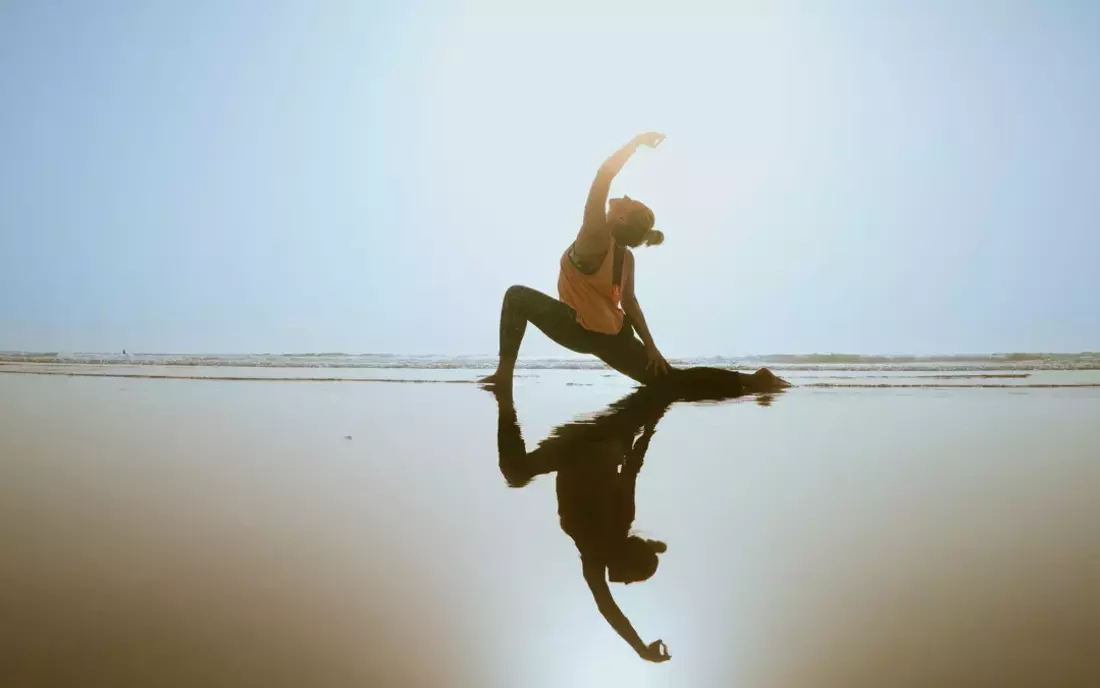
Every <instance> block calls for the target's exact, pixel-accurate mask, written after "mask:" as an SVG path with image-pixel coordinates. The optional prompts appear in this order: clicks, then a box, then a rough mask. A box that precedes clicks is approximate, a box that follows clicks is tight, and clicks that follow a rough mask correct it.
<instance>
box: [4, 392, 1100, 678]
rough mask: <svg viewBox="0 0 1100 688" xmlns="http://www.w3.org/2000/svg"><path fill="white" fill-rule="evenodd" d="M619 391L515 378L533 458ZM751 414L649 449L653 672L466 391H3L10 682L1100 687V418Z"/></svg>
mask: <svg viewBox="0 0 1100 688" xmlns="http://www.w3.org/2000/svg"><path fill="white" fill-rule="evenodd" d="M628 391H629V388H628V386H626V385H622V386H619V385H614V384H610V385H593V386H571V385H564V384H555V383H554V382H553V380H552V379H550V380H549V381H547V380H546V379H534V380H531V379H524V378H521V379H520V380H519V381H518V382H517V387H516V391H515V400H514V401H515V410H516V413H517V417H518V421H519V424H520V426H521V428H522V433H523V438H524V440H525V443H526V449H527V450H528V451H531V450H533V449H534V448H535V447H536V445H537V444H538V442H539V441H540V440H542V439H544V438H545V437H547V435H549V434H550V433H551V432H552V431H553V430H554V429H555V428H558V427H559V426H562V425H563V424H570V423H571V422H572V421H576V420H578V419H581V418H584V417H586V416H591V414H598V413H600V412H601V411H605V410H606V409H607V406H608V405H609V404H611V403H612V402H614V401H616V400H617V399H619V398H620V397H622V396H623V395H624V394H626V393H627V392H628ZM758 401H760V400H756V399H752V398H745V399H740V400H734V401H728V402H722V403H717V404H710V403H702V404H695V403H679V404H674V405H672V406H671V408H669V409H668V410H667V411H666V412H665V413H664V415H663V417H661V418H660V419H659V421H658V422H656V423H655V426H654V433H653V436H652V440H651V442H650V445H649V449H648V452H647V453H646V455H645V461H644V466H643V467H642V469H641V471H640V473H639V475H638V478H637V488H636V490H637V492H636V520H635V522H634V527H635V529H636V530H637V531H639V532H641V533H642V534H644V535H645V536H646V537H652V538H656V539H659V540H661V541H663V542H665V543H667V544H668V550H667V552H665V553H663V554H661V555H660V566H659V568H658V569H657V571H656V574H655V575H654V576H653V577H652V578H651V579H649V580H647V581H644V582H641V583H636V584H632V585H629V586H623V585H617V584H613V585H611V591H612V593H613V594H614V596H615V600H616V601H617V602H618V604H619V605H620V606H621V608H622V610H623V611H624V612H625V614H626V616H627V617H629V619H630V621H631V622H632V624H633V625H634V627H635V628H636V629H637V631H638V633H639V634H640V636H641V637H642V639H643V640H645V641H647V642H649V641H653V640H656V639H658V638H661V639H663V640H664V641H665V642H666V643H667V644H668V646H669V648H670V651H671V655H672V659H671V661H669V662H667V663H663V664H652V663H648V662H644V661H642V660H641V659H639V658H638V657H637V655H636V654H635V653H634V652H633V651H632V650H631V649H630V648H629V647H628V646H627V644H626V643H624V642H623V640H622V639H621V638H620V637H619V636H618V635H616V633H615V631H613V630H612V629H611V628H610V627H609V626H608V624H607V623H606V622H605V621H604V619H603V617H601V615H600V612H599V611H598V610H597V608H596V605H595V603H594V602H593V598H592V594H591V593H590V592H589V589H588V587H587V586H586V584H585V581H584V578H583V577H582V575H581V566H580V560H579V556H578V551H577V547H576V546H575V545H574V542H573V540H572V539H571V538H570V537H569V536H568V535H567V534H566V533H564V532H563V530H562V528H561V527H560V525H559V518H558V500H557V496H556V490H555V477H554V476H553V475H541V476H538V477H535V478H534V479H533V480H531V481H530V483H529V484H527V485H526V486H525V487H522V488H518V489H517V488H512V487H509V486H508V483H507V482H506V479H505V476H504V475H502V472H501V470H500V467H499V465H498V464H499V460H498V446H497V429H498V405H497V402H496V400H495V399H494V397H493V396H492V395H490V394H488V393H487V392H485V391H483V390H480V389H478V388H476V387H475V386H473V385H465V384H456V385H451V384H440V385H416V384H386V383H365V384H354V385H349V384H344V383H338V382H334V383H326V382H316V383H310V384H284V383H279V382H266V383H261V382H243V381H210V380H204V381H195V380H157V379H127V378H91V377H68V376H42V375H3V376H0V552H2V557H0V685H4V686H8V685H11V686H20V687H22V686H76V685H79V686H143V687H146V686H197V685H201V686H253V685H254V686H303V685H309V686H349V685H402V686H420V685H424V686H608V685H630V686H639V687H640V686H651V685H653V686H657V685H661V686H665V685H667V686H730V685H743V686H754V687H757V686H764V687H768V686H777V687H780V686H782V687H786V686H809V687H812V688H821V687H825V688H829V687H832V686H836V687H838V688H839V687H841V686H844V687H851V686H869V687H870V686H874V687H879V686H929V685H935V686H975V685H997V686H1096V685H1100V425H1098V423H1097V419H1100V390H1098V389H1096V388H1094V387H1093V388H1056V389H1044V388H1023V389H1016V390H1011V389H982V388H967V389H931V388H927V389H913V388H886V389H884V388H877V389H876V388H807V387H802V388H795V389H792V390H789V391H788V392H786V393H783V394H780V395H777V396H775V397H774V398H773V399H771V401H770V403H767V405H762V404H760V403H757V402H758ZM585 427H590V426H586V425H569V426H568V427H567V428H566V429H564V430H560V431H559V434H561V435H563V436H565V435H567V434H568V433H577V434H579V436H581V437H585V436H586V435H585V430H584V428H585ZM570 428H571V429H570ZM584 441H586V440H582V441H581V442H580V444H576V445H572V446H573V447H575V448H576V451H577V452H578V454H584V452H585V451H587V449H586V445H585V444H584Z"/></svg>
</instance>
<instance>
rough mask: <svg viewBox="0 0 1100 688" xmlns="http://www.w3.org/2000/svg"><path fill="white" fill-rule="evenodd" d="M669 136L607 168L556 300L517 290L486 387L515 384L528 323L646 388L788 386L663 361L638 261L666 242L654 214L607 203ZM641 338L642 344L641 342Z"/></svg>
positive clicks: (640, 142)
mask: <svg viewBox="0 0 1100 688" xmlns="http://www.w3.org/2000/svg"><path fill="white" fill-rule="evenodd" d="M664 138H665V136H664V134H659V133H656V132H650V133H647V134H639V135H638V136H635V137H634V139H633V140H631V141H630V142H629V143H627V144H626V145H625V146H623V147H622V148H620V149H619V150H618V151H616V152H615V154H614V155H612V156H611V157H610V158H608V159H607V160H606V161H605V162H604V163H603V165H601V166H600V169H599V171H598V172H597V173H596V179H595V181H594V182H592V188H591V189H590V190H589V192H588V201H587V202H586V203H585V206H584V221H583V222H582V224H581V229H580V232H579V233H578V234H577V239H576V241H574V242H573V243H572V244H571V245H570V246H569V248H568V249H566V250H565V253H564V254H562V257H561V268H560V272H559V274H558V296H559V297H560V300H559V299H555V298H553V297H551V296H547V295H546V294H543V293H542V292H539V291H535V290H534V289H531V288H529V287H524V286H519V285H516V286H513V287H510V288H509V289H508V291H507V292H506V293H505V294H504V303H503V305H502V307H501V312H500V351H499V355H500V360H499V362H498V363H497V369H496V372H494V373H493V374H492V375H489V376H488V377H485V378H482V379H481V380H480V382H481V383H483V384H486V385H503V386H508V385H511V384H512V374H513V371H514V370H515V366H516V357H517V356H518V355H519V347H520V343H521V342H522V341H523V335H524V332H525V331H526V329H527V323H528V322H530V323H532V324H534V326H535V327H537V328H539V329H540V330H542V332H543V333H544V334H545V335H546V336H547V337H549V338H550V339H552V340H554V341H555V342H557V343H558V344H560V345H562V346H564V347H565V348H567V349H570V350H572V351H576V352H578V353H586V354H594V355H596V356H597V357H598V358H599V359H600V360H602V361H603V362H604V363H606V364H607V365H609V366H611V367H612V368H614V369H615V370H617V371H619V372H620V373H622V374H624V375H626V376H628V377H631V378H633V379H634V380H637V381H638V382H641V383H642V384H644V385H649V384H654V383H657V382H660V383H662V384H677V385H687V386H692V387H697V386H706V387H710V388H713V389H714V391H715V393H724V394H738V393H742V392H768V391H774V390H776V389H779V388H782V387H786V386H788V384H787V383H786V382H784V381H783V380H781V379H779V378H777V377H776V376H775V375H773V374H772V373H771V371H769V370H767V369H766V368H761V369H760V370H758V371H756V372H755V373H753V374H751V375H744V374H740V373H737V372H735V371H731V370H722V369H718V368H689V369H686V370H684V369H678V368H675V367H673V366H670V365H669V364H668V362H667V361H665V358H664V356H662V355H661V352H660V350H658V348H657V345H656V344H655V343H654V341H653V335H652V334H650V331H649V326H648V325H647V324H646V320H645V315H644V314H643V313H642V307H641V305H640V304H639V303H638V299H637V297H636V296H635V294H634V254H633V253H632V252H631V250H630V249H632V248H637V247H639V246H642V245H646V246H657V245H659V244H660V243H661V242H663V241H664V234H663V233H662V232H661V231H659V230H657V229H654V228H653V225H654V216H653V211H652V210H650V209H649V208H648V207H646V205H645V204H643V203H641V202H639V201H636V200H634V199H632V198H630V197H629V196H623V197H622V198H613V199H611V200H610V202H609V201H608V199H607V196H608V193H610V190H611V181H612V180H613V179H614V178H615V175H617V174H618V173H619V171H620V170H622V168H623V165H625V164H626V161H627V160H629V159H630V156H632V155H633V154H634V152H635V151H636V150H638V148H639V147H641V146H647V147H649V148H656V147H657V146H658V145H659V144H660V143H661V141H663V140H664ZM635 332H637V334H638V335H639V336H640V337H641V340H640V341H639V340H638V338H637V337H636V336H635Z"/></svg>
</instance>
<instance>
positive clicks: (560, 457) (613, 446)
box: [496, 388, 674, 662]
mask: <svg viewBox="0 0 1100 688" xmlns="http://www.w3.org/2000/svg"><path fill="white" fill-rule="evenodd" d="M496 396H497V404H498V408H499V416H498V422H497V447H498V451H499V455H500V459H499V461H500V471H501V473H503V474H504V478H505V480H507V482H508V484H509V485H510V486H512V487H523V486H524V485H526V484H527V483H529V482H530V481H531V479H532V478H534V477H535V476H537V475H542V474H546V473H551V472H557V495H558V517H559V520H560V523H561V528H562V530H564V531H565V533H566V534H567V535H569V537H570V538H572V539H573V542H574V543H575V544H576V545H577V551H578V552H579V553H580V558H581V571H582V573H583V575H584V580H585V582H586V583H587V584H588V588H589V590H590V591H591V592H592V597H593V599H594V600H595V602H596V607H597V608H598V609H599V610H600V614H602V615H603V617H604V618H605V619H606V620H607V622H608V624H610V625H611V627H612V628H614V629H615V631H616V632H617V633H618V634H619V636H621V637H622V639H623V640H625V641H626V642H627V644H629V645H630V647H631V648H632V649H633V650H634V651H635V652H637V653H638V656H639V657H641V658H642V659H645V660H648V661H650V662H663V661H666V660H668V659H669V654H668V647H667V646H665V644H664V642H663V641H661V640H656V641H654V642H652V643H648V644H647V643H645V642H644V641H643V640H642V639H641V637H639V636H638V633H637V631H635V630H634V627H633V626H632V625H631V623H630V620H629V619H627V618H626V615H625V614H623V612H622V610H621V609H619V605H618V604H616V602H615V599H614V598H613V597H612V596H611V589H610V588H609V587H608V580H610V581H611V582H612V583H636V582H640V581H644V580H648V579H649V578H650V577H652V576H653V574H654V573H656V571H657V564H658V559H657V555H658V554H660V553H662V552H664V551H665V549H666V547H665V544H664V543H663V542H659V541H657V540H647V539H645V538H642V537H639V536H638V535H635V534H633V533H631V526H632V525H633V523H634V490H635V483H636V482H637V479H638V472H639V471H640V470H641V468H642V462H643V459H644V457H645V453H646V450H647V449H648V448H649V441H650V438H651V437H653V432H654V430H655V429H656V426H657V421H659V420H660V419H661V416H663V415H664V413H665V411H666V410H667V409H668V407H669V405H670V404H671V403H672V402H673V401H674V399H673V398H672V397H668V396H663V395H661V396H658V395H657V394H655V393H654V392H653V391H652V388H643V389H639V390H637V391H635V392H634V393H633V394H631V395H629V396H627V397H625V398H624V399H622V400H620V401H619V402H617V403H615V404H613V405H612V406H611V408H609V409H608V411H606V412H604V413H602V414H600V415H599V416H597V417H596V418H594V419H591V420H584V421H579V422H575V423H568V424H566V425H563V426H561V427H559V428H557V429H556V430H555V431H554V432H553V433H552V434H551V436H550V437H548V438H547V439H546V440H544V441H543V442H541V443H540V444H539V446H538V448H536V449H535V450H534V451H532V452H530V453H528V452H527V449H526V446H525V445H524V442H523V436H522V435H521V434H520V429H519V425H518V424H517V422H516V410H515V406H514V405H513V403H512V398H511V395H510V394H508V393H507V392H505V391H503V390H496ZM639 430H641V431H642V434H641V437H640V438H638V439H637V441H635V436H636V435H637V433H638V431H639Z"/></svg>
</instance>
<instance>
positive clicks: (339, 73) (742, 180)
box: [0, 0, 1100, 356]
mask: <svg viewBox="0 0 1100 688" xmlns="http://www.w3.org/2000/svg"><path fill="white" fill-rule="evenodd" d="M525 4H526V3H515V2H512V3H506V2H504V1H503V0H500V1H498V2H488V1H483V2H466V3H457V2H455V3H451V2H430V3H416V4H415V5H414V4H398V3H371V2H275V1H265V2H259V1H257V2H209V1H208V2H148V1H147V2H84V1H80V2H75V1H74V2H61V1H54V2H14V1H13V0H0V151H2V155H0V349H35V350H62V351H77V350H83V351H87V350H101V351H116V350H120V349H122V348H124V347H125V348H127V349H129V350H131V351H176V352H180V351H205V352H245V351H254V352H286V351H348V352H383V351H389V352H409V353H493V352H495V350H496V327H497V318H498V315H499V307H500V298H501V295H502V294H503V291H504V289H505V288H507V287H508V285H510V284H513V283H524V284H527V285H529V286H532V287H535V288H538V289H541V290H543V291H546V292H549V293H551V294H553V293H555V284H556V271H557V262H558V258H559V255H560V253H561V251H562V250H563V249H564V248H565V246H566V245H568V244H569V242H570V241H571V240H572V237H573V235H574V233H575V232H576V229H577V226H578V224H579V221H580V216H581V211H582V206H583V203H584V196H585V193H586V191H587V187H588V184H589V182H590V181H591V178H592V175H593V173H594V171H595V169H596V167H597V166H598V165H599V163H600V162H601V161H602V160H603V158H604V157H605V156H606V155H608V154H609V153H611V152H612V151H613V150H614V149H615V148H616V147H617V146H618V145H619V144H621V143H622V142H624V141H625V140H627V139H629V138H630V137H631V136H633V135H634V134H635V133H638V132H639V131H644V130H649V129H657V130H661V131H664V132H665V133H666V134H667V135H668V140H667V141H666V142H665V144H664V145H662V146H661V148H660V149H658V150H656V151H649V150H645V151H642V152H640V153H639V154H638V156H637V157H636V159H635V160H634V161H632V163H631V164H630V165H629V166H628V167H627V169H626V170H625V171H624V173H623V174H622V175H621V176H620V178H619V180H618V181H617V183H616V185H615V188H614V189H613V191H614V192H615V193H628V194H630V195H631V196H634V197H637V198H640V199H642V200H644V201H647V202H648V203H649V204H650V205H651V206H652V207H653V209H654V210H655V212H656V215H657V221H658V225H659V226H660V227H661V228H663V229H664V230H665V231H666V233H667V235H668V239H667V241H666V243H665V245H664V246H661V247H660V248H651V249H643V250H640V251H639V252H638V261H637V262H638V280H639V284H638V290H639V296H640V300H641V302H642V305H643V308H645V310H646V313H647V315H648V318H649V320H650V324H651V327H652V329H653V331H654V335H655V338H656V341H657V343H658V345H659V346H660V347H661V348H662V349H663V350H664V352H665V353H666V355H669V356H678V355H698V354H702V355H705V354H746V353H765V352H818V351H845V352H860V353H902V352H913V353H933V352H984V351H1009V350H1044V351H1077V350H1085V349H1092V350H1096V349H1100V306H1098V301H1100V298H1098V295H1100V267H1098V266H1100V124H1098V123H1100V5H1097V4H1095V3H1089V2H1078V3H1070V2H1042V3H1041V2H1033V3H1023V2H987V3H976V2H974V3H965V2H963V3H947V2H912V3H885V2H873V3H872V2H865V3H853V2H825V1H823V0H822V1H820V2H807V3H764V2H760V3H743V2H742V3H738V2H732V3H707V4H692V3H690V2H677V3H668V6H667V7H665V8H663V9H660V8H658V6H657V5H647V4H645V3H636V2H635V3H618V4H602V5H601V3H598V2H597V3H591V2H565V3H564V4H558V5H556V6H555V8H554V9H553V10H551V9H542V10H539V11H538V13H534V12H533V11H532V10H530V9H524V8H523V7H522V5H525ZM529 332H532V334H531V335H530V336H529V340H528V342H527V343H526V344H525V347H524V350H523V353H524V354H526V355H553V354H555V353H558V352H559V351H560V350H559V349H557V348H556V347H555V346H554V345H553V344H551V343H550V342H548V341H547V340H546V339H544V338H542V337H541V336H539V335H537V333H535V331H534V330H533V329H531V330H529Z"/></svg>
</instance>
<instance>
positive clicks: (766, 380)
mask: <svg viewBox="0 0 1100 688" xmlns="http://www.w3.org/2000/svg"><path fill="white" fill-rule="evenodd" d="M749 379H750V385H749V387H750V388H751V390H752V391H754V392H778V391H779V390H781V389H786V388H788V387H790V386H791V383H789V382H787V381H786V380H784V379H783V378H781V377H777V376H776V374H775V373H773V372H772V371H770V370H768V369H767V368H761V369H760V370H758V371H756V372H755V373H753V374H752V375H750V376H749Z"/></svg>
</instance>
